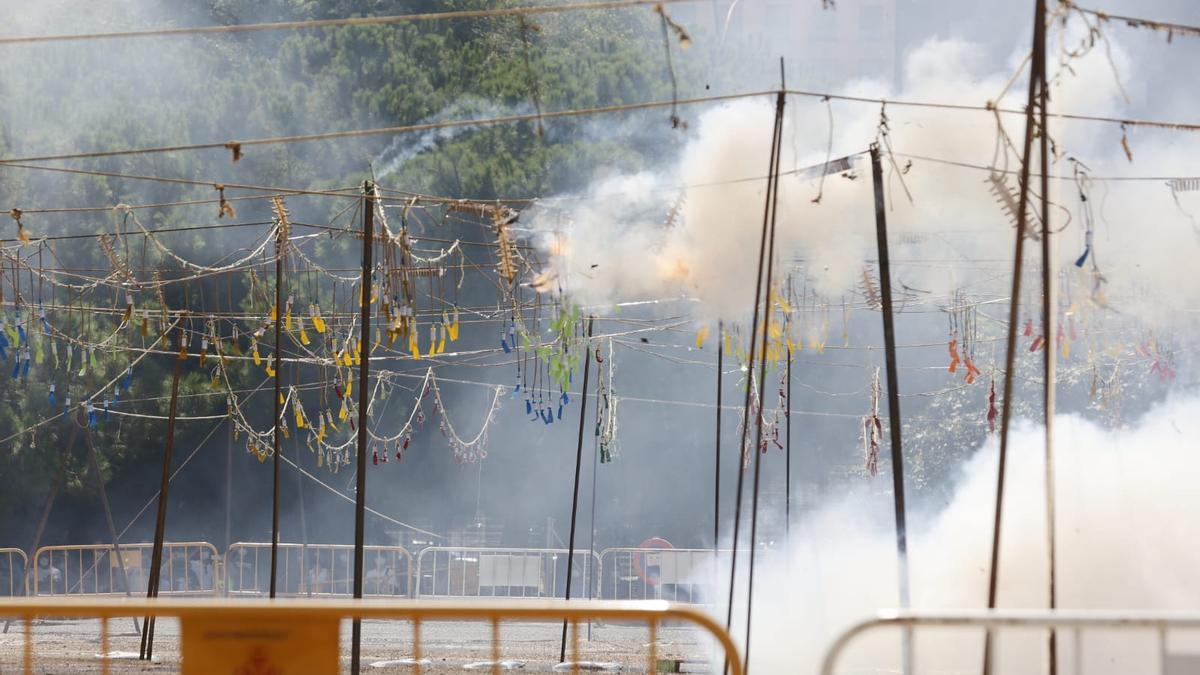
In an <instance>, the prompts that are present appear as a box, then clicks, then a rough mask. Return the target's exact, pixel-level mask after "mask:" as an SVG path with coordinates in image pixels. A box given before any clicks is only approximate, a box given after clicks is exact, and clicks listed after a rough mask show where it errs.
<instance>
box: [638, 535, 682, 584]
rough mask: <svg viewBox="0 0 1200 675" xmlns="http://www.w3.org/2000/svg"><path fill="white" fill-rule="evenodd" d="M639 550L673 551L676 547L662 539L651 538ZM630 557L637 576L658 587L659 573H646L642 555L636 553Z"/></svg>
mask: <svg viewBox="0 0 1200 675" xmlns="http://www.w3.org/2000/svg"><path fill="white" fill-rule="evenodd" d="M638 548H657V549H663V550H666V549H672V548H675V547H674V546H672V545H671V542H669V541H667V540H666V539H663V538H662V537H650V538H649V539H646V540H645V541H643V542H642V543H640V544H638ZM630 557H631V563H632V565H633V571H634V573H635V574H637V575H638V578H639V579H641V580H642V581H644V582H645V583H647V584H649V585H651V586H657V585H658V573H657V572H655V573H654V574H653V575H650V574H647V573H646V566H645V563H644V561H643V560H642V557H643V555H642V553H640V552H636V551H635V552H634V554H633V555H632V556H630Z"/></svg>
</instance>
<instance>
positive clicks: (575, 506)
mask: <svg viewBox="0 0 1200 675" xmlns="http://www.w3.org/2000/svg"><path fill="white" fill-rule="evenodd" d="M595 323H596V317H594V316H589V317H588V326H587V342H586V343H584V348H583V393H582V394H580V396H579V440H578V441H576V443H575V492H574V494H573V496H572V497H571V536H570V538H569V541H568V542H567V592H566V593H565V595H564V597H563V599H564V600H570V599H571V577H572V572H573V571H574V570H575V514H576V513H578V511H579V469H580V465H581V464H582V463H583V423H584V421H585V420H586V418H587V391H588V367H589V366H590V365H591V362H592V358H591V354H590V350H591V345H592V325H593V324H595ZM591 565H592V558H591V553H590V552H589V553H588V564H587V566H585V568H584V569H585V570H588V571H589V572H590V571H591ZM589 576H590V575H588V574H585V575H584V578H588V577H589ZM566 660H567V620H566V619H563V626H562V645H561V647H559V650H558V662H559V663H562V662H563V661H566Z"/></svg>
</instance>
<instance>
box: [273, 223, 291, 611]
mask: <svg viewBox="0 0 1200 675" xmlns="http://www.w3.org/2000/svg"><path fill="white" fill-rule="evenodd" d="M287 237H288V233H287V225H286V223H285V222H284V220H283V218H280V219H279V222H278V225H277V227H276V230H275V354H274V356H273V357H272V358H273V360H274V362H275V365H274V366H273V368H274V369H275V378H274V379H275V398H274V400H273V401H272V402H271V403H272V404H273V405H274V410H275V416H274V417H273V418H271V423H272V424H271V429H272V433H271V443H272V448H273V452H272V453H271V597H272V598H274V597H275V590H276V583H275V582H276V576H277V574H278V570H279V455H280V453H281V452H282V451H283V448H282V444H281V443H280V437H279V425H280V424H282V422H281V420H280V417H282V416H283V410H282V403H281V402H280V398H281V397H282V396H283V394H282V393H281V391H280V387H281V386H282V381H281V380H282V379H283V370H282V369H283V311H284V310H283V256H284V253H285V251H286V248H287Z"/></svg>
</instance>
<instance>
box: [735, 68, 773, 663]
mask: <svg viewBox="0 0 1200 675" xmlns="http://www.w3.org/2000/svg"><path fill="white" fill-rule="evenodd" d="M785 99H786V94H785V93H784V92H783V91H782V90H781V91H780V92H779V93H778V95H777V96H776V98H775V126H774V131H773V133H772V136H771V154H770V159H769V160H768V164H767V176H768V179H767V196H766V199H765V202H764V204H763V224H762V236H761V239H760V240H759V244H758V268H757V272H756V273H755V277H754V279H755V282H754V310H753V318H752V320H751V323H750V353H749V355H748V359H747V361H746V363H747V368H748V370H749V372H753V368H754V364H755V362H756V361H755V358H756V355H757V350H758V316H759V310H760V309H761V305H762V293H763V280H762V276H763V263H764V262H765V260H766V254H767V235H768V234H769V232H770V218H771V190H772V189H773V188H774V186H775V181H774V180H773V178H772V176H773V175H774V173H775V167H776V166H777V165H778V164H779V157H778V153H779V143H780V135H781V129H782V128H783V105H784V101H785ZM760 386H761V383H760ZM750 390H751V386H747V387H746V395H745V399H744V400H743V403H742V419H743V420H745V422H744V423H743V424H742V433H741V440H740V442H739V443H738V453H739V455H744V453H745V452H746V437H747V435H748V434H749V431H750ZM752 452H754V453H756V454H757V453H758V448H757V447H755V448H754V449H753V450H752ZM737 468H738V480H737V492H736V495H735V496H734V508H733V546H732V549H733V550H732V551H731V552H730V560H729V600H728V603H727V604H726V608H725V630H727V631H728V630H729V629H730V628H731V627H732V625H733V596H734V591H735V590H736V582H737V558H738V555H737V552H738V539H739V530H740V529H741V522H742V490H743V486H744V484H745V474H746V472H745V471H743V470H742V462H741V460H740V458H739V461H738V464H737ZM750 545H751V550H753V546H754V542H753V541H751V542H750ZM747 637H749V636H748V635H747ZM747 642H749V641H748V640H747ZM749 653H750V650H749V649H748V648H747V649H746V654H747V658H749ZM743 670H744V669H743ZM723 672H726V673H727V672H729V661H728V660H726V661H725V665H724V669H723Z"/></svg>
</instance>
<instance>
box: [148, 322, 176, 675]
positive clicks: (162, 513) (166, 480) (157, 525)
mask: <svg viewBox="0 0 1200 675" xmlns="http://www.w3.org/2000/svg"><path fill="white" fill-rule="evenodd" d="M187 339H188V338H187V333H185V332H184V331H183V329H182V328H181V329H180V330H179V341H180V347H179V356H178V357H176V359H175V373H174V375H172V376H171V403H170V406H169V407H168V409H167V440H166V444H165V447H164V448H163V463H162V479H161V480H160V481H159V484H158V513H157V516H156V518H155V521H154V548H153V549H152V551H151V554H150V579H149V584H148V585H147V586H146V597H147V598H157V597H158V585H159V582H160V581H161V580H162V579H161V577H162V574H161V573H162V555H163V535H164V533H165V531H166V527H167V488H168V487H170V484H171V451H172V449H173V448H174V447H175V413H176V411H177V410H178V408H179V373H180V372H181V371H182V370H183V362H184V360H185V359H186V358H187V357H186V356H184V354H186V353H187V352H186V351H185V350H186V344H187ZM168 583H169V580H168ZM153 654H154V617H153V616H147V617H146V618H145V619H144V620H143V621H142V647H141V654H140V656H141V659H142V660H144V661H149V660H150V659H151V657H152V656H153Z"/></svg>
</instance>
